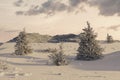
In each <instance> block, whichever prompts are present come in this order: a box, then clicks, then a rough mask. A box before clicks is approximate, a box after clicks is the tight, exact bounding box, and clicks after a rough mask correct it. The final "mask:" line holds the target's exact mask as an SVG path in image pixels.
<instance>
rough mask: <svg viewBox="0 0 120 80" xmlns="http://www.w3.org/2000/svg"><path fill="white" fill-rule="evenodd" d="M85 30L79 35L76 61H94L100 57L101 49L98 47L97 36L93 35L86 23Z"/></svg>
mask: <svg viewBox="0 0 120 80" xmlns="http://www.w3.org/2000/svg"><path fill="white" fill-rule="evenodd" d="M87 26H88V27H87V28H85V29H83V31H84V32H83V33H81V34H80V43H79V45H80V47H79V48H78V52H79V53H77V60H96V59H100V58H101V57H102V51H103V49H102V48H100V46H99V45H98V41H97V40H96V37H97V35H96V34H94V31H93V28H91V27H90V24H89V23H88V22H87Z"/></svg>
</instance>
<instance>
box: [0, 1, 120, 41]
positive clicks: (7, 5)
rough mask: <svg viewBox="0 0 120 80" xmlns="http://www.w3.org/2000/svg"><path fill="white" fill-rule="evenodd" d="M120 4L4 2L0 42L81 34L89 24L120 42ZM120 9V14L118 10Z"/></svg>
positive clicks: (0, 10)
mask: <svg viewBox="0 0 120 80" xmlns="http://www.w3.org/2000/svg"><path fill="white" fill-rule="evenodd" d="M119 4H120V0H0V19H1V20H0V42H5V41H8V40H9V39H11V38H13V37H15V36H16V35H18V33H19V32H20V31H21V30H22V29H23V28H24V27H25V28H26V30H27V32H30V33H32V32H35V33H40V34H49V35H56V34H68V33H75V34H79V33H80V32H81V31H82V29H83V28H84V27H86V21H89V22H90V24H91V27H93V29H94V31H95V32H96V33H97V34H98V39H102V40H104V39H106V34H107V33H109V34H111V35H112V36H113V38H114V39H119V40H120V16H119V15H120V10H119V9H120V5H119ZM117 9H118V10H117Z"/></svg>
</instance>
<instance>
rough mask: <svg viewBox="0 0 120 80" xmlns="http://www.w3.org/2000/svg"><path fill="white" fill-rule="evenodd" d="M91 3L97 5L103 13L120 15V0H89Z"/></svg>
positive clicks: (105, 14)
mask: <svg viewBox="0 0 120 80" xmlns="http://www.w3.org/2000/svg"><path fill="white" fill-rule="evenodd" d="M89 4H90V5H91V6H97V7H98V9H99V10H100V14H101V15H104V16H112V15H115V14H117V15H120V0H89Z"/></svg>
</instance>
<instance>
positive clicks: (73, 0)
mask: <svg viewBox="0 0 120 80" xmlns="http://www.w3.org/2000/svg"><path fill="white" fill-rule="evenodd" d="M85 1H87V0H68V2H69V4H66V3H63V2H62V1H61V0H47V1H45V2H43V3H42V4H41V5H34V6H33V5H32V6H31V7H30V8H29V9H28V10H27V11H16V15H38V14H47V15H54V14H55V13H57V12H63V11H66V12H71V11H74V10H75V8H76V7H77V8H78V9H79V10H80V9H81V8H79V7H78V5H80V4H81V3H83V2H85ZM17 3H18V2H17ZM82 9H83V8H82Z"/></svg>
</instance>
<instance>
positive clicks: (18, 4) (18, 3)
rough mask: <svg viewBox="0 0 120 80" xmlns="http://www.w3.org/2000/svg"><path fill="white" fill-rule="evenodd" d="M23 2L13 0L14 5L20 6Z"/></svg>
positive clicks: (21, 0)
mask: <svg viewBox="0 0 120 80" xmlns="http://www.w3.org/2000/svg"><path fill="white" fill-rule="evenodd" d="M23 3H24V2H23V0H17V1H16V2H14V5H15V6H17V7H20V6H21V5H22V4H23Z"/></svg>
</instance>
